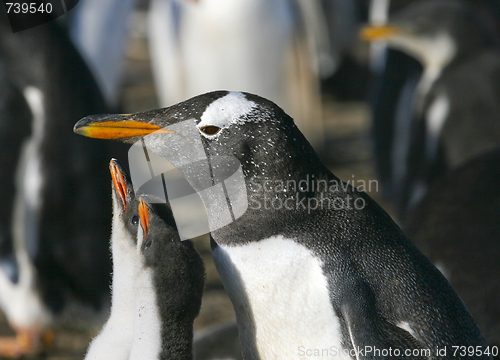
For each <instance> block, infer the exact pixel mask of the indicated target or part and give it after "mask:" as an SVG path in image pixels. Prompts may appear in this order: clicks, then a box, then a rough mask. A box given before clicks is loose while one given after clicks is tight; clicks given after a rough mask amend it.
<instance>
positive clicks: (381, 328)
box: [340, 284, 432, 360]
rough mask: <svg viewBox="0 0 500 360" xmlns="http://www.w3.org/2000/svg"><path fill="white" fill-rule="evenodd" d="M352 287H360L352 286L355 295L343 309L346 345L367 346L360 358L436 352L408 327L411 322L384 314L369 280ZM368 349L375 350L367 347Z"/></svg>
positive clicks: (411, 356) (408, 356)
mask: <svg viewBox="0 0 500 360" xmlns="http://www.w3.org/2000/svg"><path fill="white" fill-rule="evenodd" d="M351 289H356V290H354V291H352V290H351V291H350V294H351V296H348V297H347V298H345V299H344V300H345V302H344V304H343V305H342V306H341V311H340V312H341V318H342V319H343V320H344V323H343V326H344V329H343V333H344V334H345V336H344V339H345V340H346V344H345V345H347V346H348V347H350V348H351V349H354V350H363V351H361V352H360V353H359V354H357V355H358V357H357V359H372V358H380V357H383V358H387V359H392V358H394V359H400V358H402V357H404V358H405V359H411V360H417V359H427V358H428V357H429V356H430V355H432V354H431V349H428V348H427V346H425V344H423V343H422V342H420V341H419V340H418V339H417V338H415V337H414V336H413V335H412V334H411V333H410V332H409V331H408V330H407V329H406V328H408V324H406V323H401V324H394V323H393V322H391V321H389V320H388V319H386V318H384V316H383V315H382V314H381V313H380V311H379V310H378V309H377V307H376V305H375V304H376V302H375V296H374V294H373V292H371V291H370V289H369V287H368V285H367V284H363V285H362V286H358V287H354V288H351ZM361 293H363V294H361ZM368 349H370V350H371V351H366V350H368ZM391 349H392V350H391ZM377 351H379V353H378V352H377ZM414 354H416V355H415V356H414Z"/></svg>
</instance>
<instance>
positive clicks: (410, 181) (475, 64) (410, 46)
mask: <svg viewBox="0 0 500 360" xmlns="http://www.w3.org/2000/svg"><path fill="white" fill-rule="evenodd" d="M498 8H499V6H498V4H496V2H495V3H494V2H490V1H482V2H480V3H477V2H474V3H473V4H470V3H468V2H462V1H458V0H457V1H451V0H450V1H444V0H442V1H441V0H440V1H420V2H411V4H409V5H407V6H403V7H401V10H400V11H399V12H397V13H396V14H394V15H393V16H391V18H390V24H389V25H386V26H384V25H383V24H384V22H385V19H384V18H383V16H382V17H380V16H379V18H378V19H377V20H378V21H374V22H373V23H374V25H373V26H371V27H368V28H366V29H365V30H364V31H363V32H362V37H364V38H365V39H366V40H369V41H374V40H379V41H386V42H387V45H388V46H389V47H390V48H391V49H393V50H391V51H390V52H388V53H387V54H386V53H384V52H381V53H379V54H378V55H380V56H379V57H377V56H374V59H375V60H374V63H373V64H372V69H373V70H374V72H375V74H377V73H378V74H379V76H378V78H379V81H378V83H377V87H376V91H375V92H374V96H373V98H372V105H373V112H374V139H375V152H376V160H377V167H378V172H379V175H380V178H381V181H382V184H383V187H384V194H385V196H386V197H387V198H388V199H389V200H390V201H391V202H392V203H393V204H394V205H395V206H396V208H397V209H398V212H399V214H400V216H402V217H404V215H405V213H406V211H407V210H408V207H409V206H411V205H412V204H415V203H417V202H418V200H419V199H420V198H421V197H422V196H423V194H424V193H425V191H426V188H427V186H428V185H429V184H430V183H431V182H432V181H433V179H435V178H436V177H438V176H440V175H442V174H443V173H444V172H445V171H446V170H447V169H451V168H454V167H456V166H458V165H459V164H461V163H463V162H464V161H466V160H468V159H470V158H472V157H473V156H475V155H477V154H479V153H481V152H483V151H485V150H488V149H491V148H493V147H496V146H498V141H497V140H495V139H499V136H498V131H499V129H498V126H497V125H496V124H497V123H498V122H497V121H495V119H496V118H497V116H498V111H499V110H498V107H497V106H496V101H495V99H498V97H499V96H500V93H499V91H498V90H497V89H496V86H495V84H496V83H497V82H498V79H497V77H498V76H499V75H498V72H497V70H498V68H499V61H498V54H499V52H498V49H499V48H498V27H497V26H496V22H495V21H496V19H500V16H499V17H497V15H498V14H500V12H499V11H498ZM386 9H388V8H386ZM374 46H376V45H375V44H374ZM382 46H383V45H382ZM372 55H373V54H372ZM375 55H377V54H375ZM386 55H387V57H385V56H386ZM380 59H382V60H381V61H380ZM377 60H379V61H377ZM384 65H385V67H384ZM470 131H472V132H470Z"/></svg>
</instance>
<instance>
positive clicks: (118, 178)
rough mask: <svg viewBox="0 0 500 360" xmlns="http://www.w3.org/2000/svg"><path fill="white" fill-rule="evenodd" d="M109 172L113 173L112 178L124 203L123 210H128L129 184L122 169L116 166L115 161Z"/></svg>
mask: <svg viewBox="0 0 500 360" xmlns="http://www.w3.org/2000/svg"><path fill="white" fill-rule="evenodd" d="M109 171H110V172H111V178H112V179H113V185H114V187H115V190H116V192H117V194H118V195H119V196H120V198H121V199H122V202H123V208H124V210H125V211H126V210H127V205H128V204H127V183H126V182H125V178H124V177H123V174H122V172H121V171H120V169H119V168H118V167H117V166H116V165H115V163H114V162H113V161H111V162H110V163H109Z"/></svg>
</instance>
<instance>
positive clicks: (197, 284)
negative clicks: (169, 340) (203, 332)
mask: <svg viewBox="0 0 500 360" xmlns="http://www.w3.org/2000/svg"><path fill="white" fill-rule="evenodd" d="M138 209H139V216H140V223H141V230H142V231H139V235H138V244H137V246H138V251H139V252H140V255H141V256H142V257H143V261H142V264H143V266H144V267H145V268H150V269H152V270H153V273H154V275H153V277H154V283H155V287H156V289H157V299H158V306H159V309H160V312H161V316H162V321H163V324H164V327H165V329H166V330H165V331H168V329H167V327H168V326H167V325H166V324H170V326H174V327H178V326H183V325H186V326H188V325H189V326H190V327H191V329H192V322H193V321H194V319H195V317H196V316H197V315H198V313H199V310H200V307H201V297H202V295H203V286H204V267H203V262H202V260H201V258H200V255H199V254H198V252H197V251H196V250H195V248H194V246H193V243H192V242H191V241H189V240H184V241H181V239H180V237H179V234H178V232H177V229H176V227H175V222H174V217H173V214H172V211H171V209H170V207H169V206H168V205H167V204H166V203H146V202H145V201H143V199H142V198H141V199H140V202H139V207H138ZM189 326H188V327H189Z"/></svg>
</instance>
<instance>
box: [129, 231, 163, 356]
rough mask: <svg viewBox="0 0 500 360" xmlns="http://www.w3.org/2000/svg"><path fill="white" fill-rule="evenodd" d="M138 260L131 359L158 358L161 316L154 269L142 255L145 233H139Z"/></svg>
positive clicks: (135, 278)
mask: <svg viewBox="0 0 500 360" xmlns="http://www.w3.org/2000/svg"><path fill="white" fill-rule="evenodd" d="M137 239H138V243H137V250H136V251H137V261H136V265H135V266H136V267H135V269H136V272H135V276H134V291H135V301H134V331H133V333H134V335H133V337H134V340H133V343H132V350H131V352H130V358H129V360H139V359H140V360H143V359H151V360H154V359H158V358H159V355H160V351H161V343H162V339H161V328H162V323H161V318H160V313H159V310H158V304H157V300H156V290H155V287H154V281H153V280H154V279H153V275H154V274H153V269H151V268H148V267H146V266H145V265H144V258H143V257H142V256H141V255H140V253H141V243H142V241H143V240H144V233H143V231H142V228H141V227H139V231H138V235H137Z"/></svg>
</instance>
